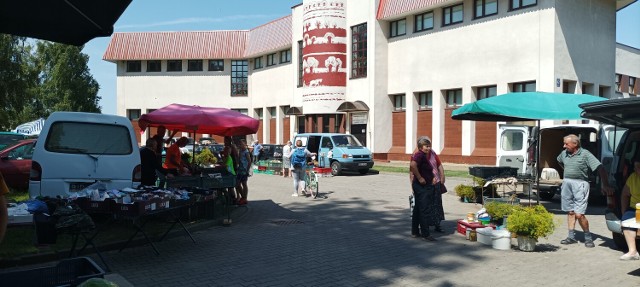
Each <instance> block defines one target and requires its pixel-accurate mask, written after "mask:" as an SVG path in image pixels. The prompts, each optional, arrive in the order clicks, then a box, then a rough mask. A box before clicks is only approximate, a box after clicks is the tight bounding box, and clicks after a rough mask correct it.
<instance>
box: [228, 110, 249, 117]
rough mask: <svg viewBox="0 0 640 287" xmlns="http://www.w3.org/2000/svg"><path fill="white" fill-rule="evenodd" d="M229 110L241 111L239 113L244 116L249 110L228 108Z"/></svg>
mask: <svg viewBox="0 0 640 287" xmlns="http://www.w3.org/2000/svg"><path fill="white" fill-rule="evenodd" d="M230 110H232V111H236V112H238V113H241V114H243V115H245V116H247V115H249V110H248V109H230Z"/></svg>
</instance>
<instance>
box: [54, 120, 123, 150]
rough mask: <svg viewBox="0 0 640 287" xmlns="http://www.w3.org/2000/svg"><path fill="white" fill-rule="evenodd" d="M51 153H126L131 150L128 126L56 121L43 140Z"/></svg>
mask: <svg viewBox="0 0 640 287" xmlns="http://www.w3.org/2000/svg"><path fill="white" fill-rule="evenodd" d="M44 148H45V149H46V150H48V151H51V152H59V153H75V154H99V155H100V154H107V155H126V154H131V153H132V152H133V147H132V146H131V137H130V134H129V129H127V127H125V126H121V125H111V124H96V123H81V122H56V123H54V124H53V125H51V131H50V132H49V135H48V136H47V139H46V141H45V143H44Z"/></svg>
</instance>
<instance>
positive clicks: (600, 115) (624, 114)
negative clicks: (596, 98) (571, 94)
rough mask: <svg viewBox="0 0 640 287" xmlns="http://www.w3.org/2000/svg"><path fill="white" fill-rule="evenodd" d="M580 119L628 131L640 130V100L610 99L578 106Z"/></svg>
mask: <svg viewBox="0 0 640 287" xmlns="http://www.w3.org/2000/svg"><path fill="white" fill-rule="evenodd" d="M579 107H580V108H582V110H583V111H582V114H581V115H582V117H583V118H587V119H592V120H597V121H599V122H600V123H604V124H610V125H616V126H619V127H624V128H628V129H638V128H640V98H637V97H633V98H623V99H611V100H607V101H600V102H593V103H585V104H580V105H579Z"/></svg>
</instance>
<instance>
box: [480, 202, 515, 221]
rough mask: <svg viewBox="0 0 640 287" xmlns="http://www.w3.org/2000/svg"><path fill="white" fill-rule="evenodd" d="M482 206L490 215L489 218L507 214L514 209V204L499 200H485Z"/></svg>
mask: <svg viewBox="0 0 640 287" xmlns="http://www.w3.org/2000/svg"><path fill="white" fill-rule="evenodd" d="M484 208H485V209H486V210H487V213H488V214H489V215H491V218H493V219H495V220H499V219H502V218H504V217H505V216H509V215H510V214H511V213H512V212H513V210H514V206H513V205H512V204H510V203H506V202H499V201H489V202H486V203H485V204H484Z"/></svg>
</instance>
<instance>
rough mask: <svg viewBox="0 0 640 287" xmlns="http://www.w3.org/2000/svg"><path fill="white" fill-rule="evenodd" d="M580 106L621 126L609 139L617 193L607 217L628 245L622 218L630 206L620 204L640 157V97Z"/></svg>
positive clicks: (612, 180) (623, 246) (590, 114)
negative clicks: (624, 188) (613, 151)
mask: <svg viewBox="0 0 640 287" xmlns="http://www.w3.org/2000/svg"><path fill="white" fill-rule="evenodd" d="M580 107H581V108H582V109H583V110H584V112H583V113H582V116H583V117H585V118H589V119H594V120H597V121H599V122H600V123H603V124H610V125H615V126H616V127H617V128H616V129H615V130H613V131H611V132H610V133H612V134H611V136H610V137H609V138H608V141H606V142H605V144H607V145H609V146H611V147H613V148H614V149H615V153H614V154H613V158H612V160H611V164H610V165H609V169H608V173H609V184H610V185H611V186H612V187H614V189H615V195H614V198H613V200H612V201H613V202H609V206H608V208H607V210H606V211H605V220H606V223H607V228H608V229H609V230H610V231H611V232H612V236H613V241H614V243H615V244H616V246H618V247H619V248H620V249H626V248H627V243H626V241H625V239H624V235H623V234H622V226H621V221H620V218H621V216H622V213H623V212H624V209H626V208H623V207H621V206H620V205H621V203H620V196H621V194H622V189H623V187H624V185H625V183H626V180H627V177H628V176H629V175H630V174H631V173H632V172H633V161H634V160H638V159H640V113H638V110H639V109H640V98H636V97H633V98H622V99H612V100H607V101H600V102H594V103H589V104H581V105H580ZM636 245H637V246H640V237H636Z"/></svg>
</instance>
